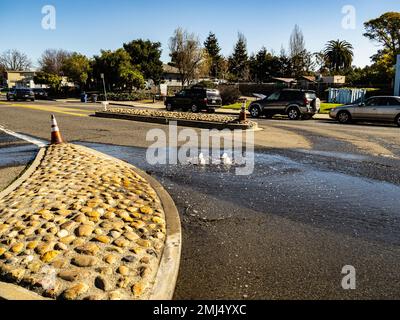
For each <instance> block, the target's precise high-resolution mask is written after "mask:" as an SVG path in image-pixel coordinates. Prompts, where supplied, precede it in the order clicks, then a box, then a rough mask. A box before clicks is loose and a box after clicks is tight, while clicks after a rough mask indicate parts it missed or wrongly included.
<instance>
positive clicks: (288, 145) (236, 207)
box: [0, 101, 400, 299]
mask: <svg viewBox="0 0 400 320" xmlns="http://www.w3.org/2000/svg"><path fill="white" fill-rule="evenodd" d="M96 108H99V106H93V105H82V104H68V103H64V104H63V103H56V102H47V101H43V102H42V101H38V102H35V103H31V102H26V103H25V102H18V103H14V102H12V103H7V102H4V101H3V102H0V125H2V126H4V127H5V128H7V129H9V130H12V131H14V132H19V133H22V134H25V135H29V136H31V137H34V138H36V139H43V140H48V139H49V136H50V120H49V119H50V114H51V113H54V114H55V115H56V117H57V120H58V123H59V126H60V128H61V130H62V134H63V136H64V137H65V138H66V139H67V140H68V141H69V142H74V143H80V144H84V145H86V146H89V147H92V148H94V149H97V150H99V151H102V152H105V153H108V154H111V155H113V156H116V157H118V158H120V159H123V160H125V161H128V162H130V163H133V164H135V165H136V166H138V167H140V168H142V169H144V170H146V171H147V172H148V173H150V174H152V175H153V176H154V177H155V178H157V179H158V180H159V181H160V182H161V183H162V184H163V185H164V186H165V187H166V188H167V190H168V191H169V192H170V194H171V196H172V197H173V199H174V201H175V202H176V204H177V206H178V209H179V212H180V215H181V219H182V226H183V253H182V263H181V270H180V276H179V279H178V283H177V288H176V293H175V298H176V299H352V298H355V299H362V298H367V299H372V298H381V299H383V298H389V299H391V298H399V297H400V275H399V274H398V270H399V267H400V250H399V245H400V233H399V231H400V225H399V211H398V207H399V205H400V199H399V194H400V174H399V167H400V161H399V159H400V135H399V132H400V129H399V128H397V127H395V126H392V125H370V124H357V125H349V126H340V125H338V124H336V123H333V122H330V121H322V120H318V121H315V120H312V121H300V122H290V121H287V120H282V119H279V120H259V125H260V127H261V128H263V129H264V130H263V131H260V132H256V133H255V144H256V150H255V163H256V166H255V170H254V173H253V174H252V175H250V176H245V177H243V176H236V175H235V170H234V169H235V166H232V167H227V166H218V165H212V166H205V167H201V166H194V165H191V164H180V165H156V166H151V165H149V164H148V162H147V161H146V158H145V155H146V150H147V147H148V146H149V145H150V144H151V142H148V141H146V133H147V132H148V130H150V129H154V128H161V129H162V130H165V131H166V130H167V127H166V126H161V125H154V124H147V123H138V122H129V121H122V120H112V119H98V118H93V117H90V115H91V114H92V113H93V111H94V110H95V109H96ZM0 138H1V137H0ZM4 139H6V138H4ZM17 140H18V139H17ZM19 143H21V144H22V145H25V143H24V142H21V141H19ZM16 147H17V145H14V144H13V145H2V144H0V150H1V149H3V151H4V150H6V148H11V149H7V152H8V153H9V152H13V150H17V149H15V148H16ZM25 151H26V150H25ZM1 159H3V160H4V159H5V157H3V156H2V155H1V151H0V162H1V161H2V160H1ZM6 162H7V161H3V166H8V167H12V166H14V165H13V164H10V163H8V164H6ZM0 167H1V164H0ZM345 265H351V266H354V267H355V269H356V272H357V288H356V290H350V291H346V290H343V288H342V287H341V281H342V278H343V276H344V275H342V274H341V271H342V268H343V266H345Z"/></svg>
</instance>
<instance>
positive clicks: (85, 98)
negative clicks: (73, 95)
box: [81, 92, 88, 103]
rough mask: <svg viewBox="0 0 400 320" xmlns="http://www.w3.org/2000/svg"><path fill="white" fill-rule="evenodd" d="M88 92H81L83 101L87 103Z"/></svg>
mask: <svg viewBox="0 0 400 320" xmlns="http://www.w3.org/2000/svg"><path fill="white" fill-rule="evenodd" d="M87 98H88V96H87V94H86V93H85V92H82V93H81V102H83V103H86V102H87Z"/></svg>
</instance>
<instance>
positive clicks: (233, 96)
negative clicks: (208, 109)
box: [219, 86, 241, 105]
mask: <svg viewBox="0 0 400 320" xmlns="http://www.w3.org/2000/svg"><path fill="white" fill-rule="evenodd" d="M219 92H220V93H221V98H222V104H223V105H229V104H234V103H236V102H237V101H238V100H239V98H240V97H241V94H240V91H239V89H238V87H237V86H221V87H220V88H219Z"/></svg>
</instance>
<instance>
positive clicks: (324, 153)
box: [295, 149, 367, 161]
mask: <svg viewBox="0 0 400 320" xmlns="http://www.w3.org/2000/svg"><path fill="white" fill-rule="evenodd" d="M295 151H298V152H301V153H305V154H310V155H316V156H323V157H329V158H337V159H342V160H353V161H354V160H355V161H357V160H358V161H361V160H365V159H367V157H366V156H363V155H358V154H353V153H343V152H333V151H322V150H306V149H296V150H295Z"/></svg>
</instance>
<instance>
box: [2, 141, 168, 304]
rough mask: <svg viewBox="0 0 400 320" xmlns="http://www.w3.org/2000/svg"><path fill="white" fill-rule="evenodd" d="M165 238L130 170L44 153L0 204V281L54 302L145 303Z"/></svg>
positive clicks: (72, 154)
mask: <svg viewBox="0 0 400 320" xmlns="http://www.w3.org/2000/svg"><path fill="white" fill-rule="evenodd" d="M165 235H166V226H165V218H164V212H163V210H162V206H161V203H160V200H159V199H158V196H157V194H156V192H155V191H154V189H152V187H151V186H150V185H149V184H148V182H147V181H146V180H144V179H143V178H142V177H141V176H139V175H138V174H137V173H136V172H134V171H133V170H132V169H131V168H130V167H129V166H128V165H126V166H125V165H124V164H123V163H115V162H114V161H112V160H110V159H107V158H101V157H99V156H96V155H93V154H91V153H90V152H87V151H85V150H83V149H81V148H78V147H76V146H74V145H71V144H62V145H58V146H50V147H48V149H47V151H46V155H45V157H44V158H43V160H42V162H41V164H40V165H39V167H38V168H37V170H36V171H35V172H34V173H33V175H32V176H31V177H30V178H28V179H27V180H26V181H25V182H23V183H22V184H21V185H20V186H19V187H18V188H17V189H16V190H15V191H13V192H12V193H11V194H9V195H7V196H6V197H4V198H3V199H1V200H0V280H2V281H6V282H11V283H14V284H17V285H19V286H22V287H25V288H27V289H29V290H31V291H34V292H37V293H38V294H40V295H42V296H44V297H49V298H54V299H67V300H81V299H91V300H103V299H111V300H118V299H147V298H148V297H149V295H150V293H151V288H152V283H153V281H154V279H155V275H156V272H157V269H158V265H159V262H160V258H161V255H162V251H163V248H164V243H165Z"/></svg>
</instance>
